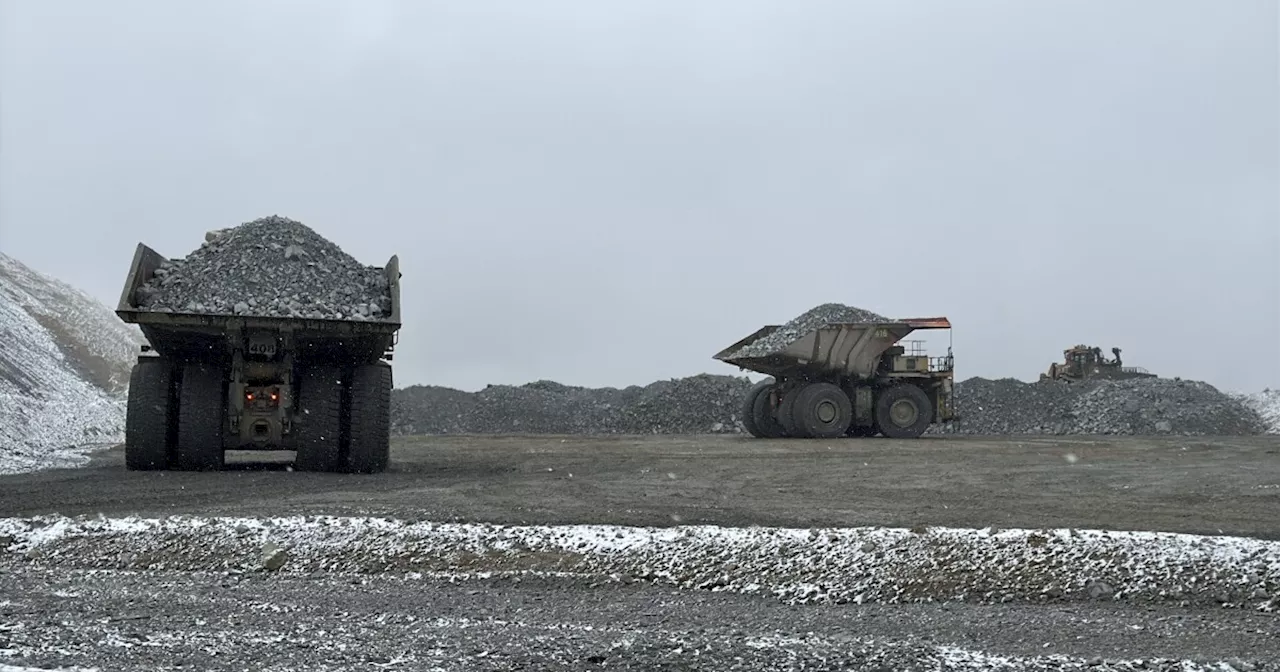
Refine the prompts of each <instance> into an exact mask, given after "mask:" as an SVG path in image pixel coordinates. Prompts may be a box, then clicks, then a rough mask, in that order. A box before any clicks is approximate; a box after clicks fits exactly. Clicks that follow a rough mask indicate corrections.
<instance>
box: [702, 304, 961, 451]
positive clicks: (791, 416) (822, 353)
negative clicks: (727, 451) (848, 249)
mask: <svg viewBox="0 0 1280 672" xmlns="http://www.w3.org/2000/svg"><path fill="white" fill-rule="evenodd" d="M950 328H951V323H950V321H948V320H947V318H945V317H931V318H913V319H904V320H897V321H892V322H876V323H850V324H829V325H826V326H824V327H821V328H818V329H814V330H812V331H809V332H808V333H805V334H802V335H800V336H799V337H798V338H796V339H794V340H792V341H791V342H790V343H789V344H786V345H784V346H782V347H781V348H779V349H777V350H775V351H773V352H771V353H769V354H767V355H758V354H755V353H753V354H752V355H749V356H742V355H740V354H739V353H740V352H741V351H742V350H743V348H745V347H746V346H748V345H750V344H752V343H755V342H756V341H758V340H760V339H761V338H764V337H766V336H768V335H769V334H772V333H773V332H775V331H777V330H778V329H779V327H778V326H767V327H764V328H762V329H760V330H759V331H757V332H756V333H754V334H752V335H750V336H748V337H746V338H744V339H742V340H740V341H738V342H737V343H734V344H733V345H731V346H729V347H727V348H725V349H724V350H722V351H720V352H719V353H717V354H716V355H715V359H718V360H720V361H722V362H726V363H729V364H733V365H735V366H737V367H739V368H742V369H746V370H748V371H755V372H757V373H763V374H767V375H769V376H772V377H773V378H772V379H771V380H770V379H766V380H764V381H762V382H760V383H758V384H756V385H755V386H754V387H752V388H751V390H750V391H749V392H748V393H747V396H746V398H745V399H744V400H743V409H742V418H743V424H744V425H745V426H746V429H747V431H748V432H749V433H750V434H751V435H752V436H755V437H758V438H782V437H795V438H822V439H831V438H837V437H841V436H876V435H884V436H886V437H889V438H895V439H910V438H917V437H919V436H920V435H922V434H924V432H925V430H926V429H928V427H929V425H931V424H935V423H942V422H950V421H952V420H954V419H955V417H956V416H955V408H954V402H953V390H954V383H953V372H954V360H953V358H952V356H951V348H950V347H948V348H947V355H946V356H945V357H929V356H928V355H927V354H926V353H924V352H923V351H922V350H921V349H920V348H919V347H918V344H916V346H917V347H913V348H912V349H911V350H910V351H908V350H907V348H906V347H905V346H904V345H901V344H900V341H902V339H904V338H905V337H906V336H907V335H909V334H910V333H911V332H913V331H915V330H917V329H950Z"/></svg>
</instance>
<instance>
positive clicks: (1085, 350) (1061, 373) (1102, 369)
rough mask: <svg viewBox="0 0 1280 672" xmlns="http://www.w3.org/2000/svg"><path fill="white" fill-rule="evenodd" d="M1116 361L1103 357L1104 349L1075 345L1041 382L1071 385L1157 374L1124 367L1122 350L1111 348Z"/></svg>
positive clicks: (1055, 363) (1152, 376) (1063, 353)
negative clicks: (1084, 381) (1060, 382)
mask: <svg viewBox="0 0 1280 672" xmlns="http://www.w3.org/2000/svg"><path fill="white" fill-rule="evenodd" d="M1111 353H1112V354H1113V355H1115V359H1107V358H1106V357H1103V356H1102V348H1098V347H1094V346H1089V345H1075V346H1072V347H1070V348H1067V349H1066V350H1063V351H1062V360H1063V361H1061V362H1054V363H1052V364H1050V365H1049V371H1048V372H1046V373H1042V374H1040V380H1062V381H1066V382H1069V383H1073V382H1078V381H1082V380H1093V379H1106V380H1123V379H1127V378H1155V377H1156V374H1154V373H1151V372H1149V371H1147V370H1146V369H1144V368H1141V367H1137V366H1124V363H1123V361H1122V360H1121V359H1120V348H1111Z"/></svg>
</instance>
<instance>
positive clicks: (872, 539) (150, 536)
mask: <svg viewBox="0 0 1280 672" xmlns="http://www.w3.org/2000/svg"><path fill="white" fill-rule="evenodd" d="M0 536H8V537H10V538H11V539H13V542H14V543H13V544H12V545H11V547H10V550H11V551H12V552H14V553H27V552H30V551H35V553H34V555H35V557H36V558H38V559H37V560H36V561H38V562H42V563H49V564H52V565H59V566H70V567H73V568H89V569H94V568H96V569H112V570H122V569H171V570H179V571H216V570H226V569H232V570H249V571H257V570H259V569H260V565H258V562H259V557H260V551H261V548H262V545H263V544H264V543H266V542H267V541H271V542H273V543H275V544H278V545H279V546H281V547H282V548H284V549H286V551H287V553H288V561H287V562H286V564H285V565H284V567H282V568H281V569H279V570H278V571H280V572H285V573H294V572H357V573H393V574H398V575H402V576H404V577H405V578H407V579H409V580H412V579H413V578H414V577H419V578H420V577H421V576H435V577H444V576H448V577H450V578H453V577H457V578H462V579H466V578H473V579H482V578H488V577H495V576H512V575H520V574H535V575H541V576H578V577H590V578H592V579H593V580H597V581H602V582H616V581H632V580H645V581H653V582H658V583H664V584H669V585H675V586H678V587H682V588H691V589H701V590H713V591H716V590H725V591H734V592H742V593H753V592H760V593H766V592H767V593H769V594H773V595H775V596H776V597H778V598H779V599H782V600H784V601H787V602H791V603H805V602H830V601H836V602H856V603H862V602H880V603H898V602H921V601H935V600H970V601H979V602H994V601H1002V600H1009V599H1019V600H1034V601H1039V600H1044V599H1061V598H1065V599H1084V600H1149V601H1162V600H1163V601H1172V602H1175V603H1181V602H1188V603H1189V602H1193V601H1194V602H1198V603H1207V604H1222V605H1224V606H1237V607H1253V608H1257V609H1261V610H1264V611H1272V610H1274V609H1276V608H1277V606H1280V603H1278V602H1277V600H1276V598H1277V596H1280V542H1277V541H1265V540H1259V539H1250V538H1243V537H1228V536H1197V535H1189V534H1174V533H1167V532H1110V531H1101V530H1074V529H1048V530H1018V529H1008V530H1001V531H998V532H993V531H991V530H988V529H983V530H974V529H966V528H944V527H934V528H928V529H925V530H907V529H902V528H875V527H862V528H825V529H787V528H758V527H756V528H723V527H716V526H684V527H667V528H643V527H625V526H616V525H565V526H504V525H489V524H467V523H432V522H417V523H410V522H404V521H396V520H390V519H386V518H358V517H331V516H321V517H300V516H294V517H280V518H270V519H255V518H232V517H227V518H209V517H191V516H174V517H168V518H161V519H149V518H136V517H128V518H106V517H97V518H79V519H75V518H68V517H64V516H42V517H38V518H0ZM3 557H4V556H3V555H0V558H3Z"/></svg>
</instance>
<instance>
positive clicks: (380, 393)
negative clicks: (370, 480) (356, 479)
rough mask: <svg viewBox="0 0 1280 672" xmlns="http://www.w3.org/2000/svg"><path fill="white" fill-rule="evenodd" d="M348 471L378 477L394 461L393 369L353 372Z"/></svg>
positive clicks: (383, 365)
mask: <svg viewBox="0 0 1280 672" xmlns="http://www.w3.org/2000/svg"><path fill="white" fill-rule="evenodd" d="M350 422H351V424H350V430H349V436H350V437H351V440H350V444H349V446H348V449H347V464H346V467H347V471H349V472H351V473H354V474H376V473H379V472H382V471H385V470H386V468H387V464H388V462H390V459H391V367H390V366H389V365H388V364H386V363H384V362H378V363H377V364H366V365H362V366H357V367H355V369H354V370H353V371H352V372H351V420H350Z"/></svg>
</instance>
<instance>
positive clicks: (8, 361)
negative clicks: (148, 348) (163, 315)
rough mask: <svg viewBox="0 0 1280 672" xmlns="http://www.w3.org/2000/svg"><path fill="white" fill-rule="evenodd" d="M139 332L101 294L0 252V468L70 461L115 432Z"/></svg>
mask: <svg viewBox="0 0 1280 672" xmlns="http://www.w3.org/2000/svg"><path fill="white" fill-rule="evenodd" d="M143 342H145V341H144V340H143V337H142V334H141V332H139V331H138V330H137V328H136V327H133V326H131V325H126V324H124V323H123V322H121V321H120V318H119V317H117V316H116V314H115V313H114V312H112V310H111V309H110V308H108V307H107V306H105V305H103V304H102V303H101V302H99V301H96V300H94V299H93V298H92V297H90V296H89V295H88V294H85V293H84V292H82V291H80V290H78V289H76V288H74V287H72V286H70V285H68V284H66V283H64V282H62V281H60V280H56V279H54V278H51V277H49V276H47V275H44V274H42V273H37V272H36V271H33V270H31V269H30V268H28V267H26V266H25V265H23V264H22V263H20V262H18V261H17V260H15V259H13V258H12V257H9V256H7V255H5V254H3V253H0V473H14V472H19V471H32V470H35V469H42V468H48V467H58V466H70V465H74V464H78V463H80V462H82V461H83V460H84V459H85V457H84V454H85V453H86V452H88V450H90V449H92V448H93V447H95V446H97V445H101V444H103V443H107V442H118V441H120V440H121V439H122V438H123V433H124V395H125V392H126V391H127V388H128V385H129V372H130V369H131V368H132V366H133V362H134V361H135V360H136V358H137V353H138V345H139V344H140V343H143Z"/></svg>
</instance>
